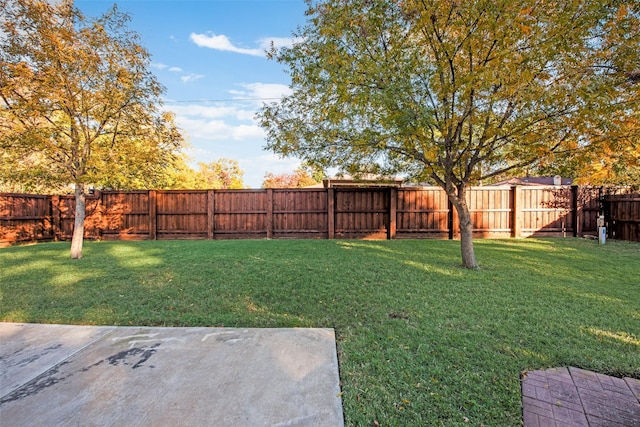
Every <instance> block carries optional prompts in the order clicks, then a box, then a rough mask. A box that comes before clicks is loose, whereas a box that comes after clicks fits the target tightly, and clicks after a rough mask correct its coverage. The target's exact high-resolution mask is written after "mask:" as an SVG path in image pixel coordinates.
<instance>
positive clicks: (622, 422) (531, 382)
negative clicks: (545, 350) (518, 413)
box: [522, 367, 640, 427]
mask: <svg viewBox="0 0 640 427" xmlns="http://www.w3.org/2000/svg"><path fill="white" fill-rule="evenodd" d="M522 416H523V422H524V427H547V426H548V427H581V426H585V427H596V426H597V427H600V426H603V427H604V426H610V427H637V426H640V380H636V379H633V378H624V379H620V378H615V377H610V376H607V375H602V374H598V373H595V372H591V371H585V370H584V369H578V368H573V367H569V368H552V369H547V370H544V371H533V372H526V373H523V375H522Z"/></svg>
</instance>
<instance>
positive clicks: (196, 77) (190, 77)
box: [180, 73, 204, 83]
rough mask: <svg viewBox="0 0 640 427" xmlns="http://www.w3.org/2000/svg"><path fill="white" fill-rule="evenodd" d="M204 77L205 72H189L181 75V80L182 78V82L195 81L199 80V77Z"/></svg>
mask: <svg viewBox="0 0 640 427" xmlns="http://www.w3.org/2000/svg"><path fill="white" fill-rule="evenodd" d="M203 77H204V75H203V74H194V73H189V74H185V75H183V76H180V80H182V83H189V82H194V81H196V80H199V79H201V78H203Z"/></svg>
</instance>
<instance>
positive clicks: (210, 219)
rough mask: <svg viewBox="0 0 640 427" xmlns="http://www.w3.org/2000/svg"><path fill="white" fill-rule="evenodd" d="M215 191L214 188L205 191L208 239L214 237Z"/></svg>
mask: <svg viewBox="0 0 640 427" xmlns="http://www.w3.org/2000/svg"><path fill="white" fill-rule="evenodd" d="M214 197H215V193H214V190H208V191H207V238H208V239H209V240H213V239H215V230H214V228H215V226H216V225H215V224H216V223H215V213H216V210H215V209H216V205H215V199H214Z"/></svg>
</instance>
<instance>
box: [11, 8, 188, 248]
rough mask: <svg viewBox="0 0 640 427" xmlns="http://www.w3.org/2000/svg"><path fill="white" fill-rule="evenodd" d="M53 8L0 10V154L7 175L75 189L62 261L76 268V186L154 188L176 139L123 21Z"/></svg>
mask: <svg viewBox="0 0 640 427" xmlns="http://www.w3.org/2000/svg"><path fill="white" fill-rule="evenodd" d="M52 3H53V2H51V3H49V2H45V1H38V0H0V10H2V12H1V13H2V16H1V18H0V25H1V27H0V29H1V31H0V103H1V106H0V126H1V133H0V144H1V145H2V147H3V148H4V149H5V158H4V159H3V160H5V161H10V162H11V165H12V166H11V172H12V173H23V174H24V172H25V171H23V170H21V167H22V166H23V165H28V162H27V163H25V162H23V160H24V159H31V160H34V159H35V160H36V161H37V162H38V164H39V165H40V170H41V172H42V173H43V175H46V178H47V179H48V180H50V181H52V182H57V183H59V184H61V185H69V184H71V185H73V186H74V187H75V190H74V191H75V199H76V211H75V224H74V231H73V238H72V243H71V257H72V258H81V257H82V242H83V235H84V218H85V186H86V185H87V184H88V183H101V182H102V183H107V184H108V183H114V182H115V183H116V185H118V183H120V184H121V183H122V182H123V181H127V180H129V182H130V181H131V180H136V179H138V180H148V179H149V177H151V181H153V177H154V176H156V175H157V174H158V173H159V171H160V170H162V169H163V168H165V167H166V166H167V164H169V163H170V159H171V157H172V156H173V154H174V153H175V152H176V151H177V150H178V149H179V148H180V144H181V143H182V136H181V134H180V132H179V131H178V129H177V128H176V126H175V124H174V121H173V117H172V115H171V114H168V113H164V112H162V110H161V98H160V96H161V94H162V93H163V87H162V86H161V85H160V84H159V82H158V81H157V79H156V78H155V76H154V75H153V74H152V73H151V72H150V71H149V64H150V56H149V53H148V52H147V50H145V49H144V48H143V47H142V46H141V44H140V38H139V36H138V35H137V34H136V33H135V32H132V31H130V30H128V29H127V22H128V21H129V16H128V15H126V14H123V13H121V12H119V11H118V10H117V8H116V7H115V6H114V7H113V9H112V10H110V11H109V12H107V13H106V14H104V15H103V16H101V17H99V18H97V19H88V18H85V16H83V15H82V14H81V13H80V11H78V10H77V9H76V8H74V7H73V2H72V1H71V0H64V1H61V2H55V4H52ZM26 172H27V173H26V175H27V176H28V175H30V174H29V173H28V171H26Z"/></svg>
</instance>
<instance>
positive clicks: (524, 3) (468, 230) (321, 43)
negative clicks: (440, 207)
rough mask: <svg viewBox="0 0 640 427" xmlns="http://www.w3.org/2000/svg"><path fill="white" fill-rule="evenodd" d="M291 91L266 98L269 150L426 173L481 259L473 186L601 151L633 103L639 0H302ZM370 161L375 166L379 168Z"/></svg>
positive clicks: (287, 53) (467, 257)
mask: <svg viewBox="0 0 640 427" xmlns="http://www.w3.org/2000/svg"><path fill="white" fill-rule="evenodd" d="M308 4H309V6H308V11H307V16H308V17H309V18H308V22H307V24H306V25H305V26H304V27H302V28H301V29H300V30H299V31H298V33H297V34H295V35H296V36H297V40H299V42H298V43H296V44H295V45H293V46H292V47H288V48H287V47H285V48H281V49H279V50H278V49H273V51H272V52H271V57H272V58H275V59H276V60H278V61H279V62H281V63H282V64H284V65H286V66H287V67H288V68H289V71H290V75H291V88H292V94H291V95H289V96H287V97H285V98H284V99H282V101H281V102H278V103H272V104H270V105H267V106H265V107H264V108H263V109H262V111H261V113H260V119H261V123H262V126H263V127H264V128H265V129H266V132H267V137H268V143H267V146H266V147H267V148H268V149H270V150H272V151H274V152H276V153H278V154H280V155H283V156H295V157H298V158H301V159H303V160H305V161H308V162H310V163H312V164H316V165H318V166H320V167H323V168H326V167H338V168H339V169H341V170H343V171H344V172H347V173H349V174H351V175H357V173H358V171H361V170H363V169H364V170H366V171H367V172H372V171H374V172H376V173H381V174H385V175H391V174H402V175H404V176H405V177H406V178H408V179H415V180H417V181H418V182H420V181H427V180H428V181H431V182H435V183H437V184H438V185H440V186H441V187H442V188H443V189H444V190H445V191H446V193H447V195H448V197H449V200H450V201H451V203H452V204H453V206H454V207H455V209H456V211H457V213H458V217H459V218H460V236H461V255H462V261H463V265H464V266H465V267H467V268H477V267H478V263H477V261H476V257H475V252H474V249H473V233H472V232H473V224H472V221H471V214H470V211H469V206H468V204H467V189H468V186H469V185H471V184H472V183H475V182H478V181H479V180H481V179H489V178H491V177H494V176H498V175H501V174H504V173H505V172H507V171H510V170H513V169H516V168H520V167H525V166H527V165H531V164H534V163H536V162H539V161H540V160H541V159H545V158H549V157H550V156H553V155H554V153H556V152H561V151H563V150H564V151H566V152H570V151H572V150H581V151H585V152H588V151H589V150H590V147H592V146H597V145H598V144H599V141H601V140H602V138H601V134H602V133H606V128H603V125H604V124H607V125H608V124H609V121H610V119H611V118H620V117H626V116H630V115H633V114H636V115H637V112H638V97H637V96H635V95H633V93H630V91H629V90H628V88H629V87H630V85H632V84H634V82H635V81H636V79H637V76H638V74H636V73H637V71H636V70H640V62H638V58H639V53H638V52H639V51H640V49H638V46H639V42H640V32H639V31H637V23H638V19H639V15H640V6H639V3H638V2H631V1H624V0H613V1H609V2H601V1H589V2H585V1H578V0H567V1H532V0H467V1H458V0H435V1H423V0H368V1H362V0H320V1H308ZM374 169H375V170H374Z"/></svg>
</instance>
